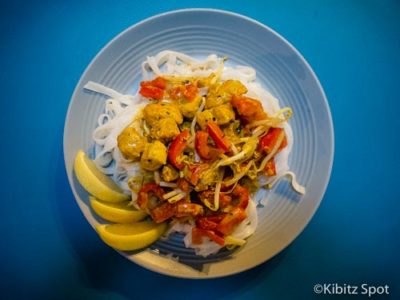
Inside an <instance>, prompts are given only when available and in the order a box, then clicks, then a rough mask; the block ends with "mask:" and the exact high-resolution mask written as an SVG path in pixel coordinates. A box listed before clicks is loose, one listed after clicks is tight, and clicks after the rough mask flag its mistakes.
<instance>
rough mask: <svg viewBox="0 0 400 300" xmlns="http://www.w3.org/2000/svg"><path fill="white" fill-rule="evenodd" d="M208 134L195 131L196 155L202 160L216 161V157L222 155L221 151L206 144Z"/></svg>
mask: <svg viewBox="0 0 400 300" xmlns="http://www.w3.org/2000/svg"><path fill="white" fill-rule="evenodd" d="M207 143H208V133H207V132H204V131H197V132H196V138H195V143H194V145H195V148H196V151H197V153H198V154H199V155H200V157H201V158H202V159H205V160H211V161H213V160H216V159H217V157H218V156H219V155H220V154H222V153H223V150H221V149H216V148H214V147H210V146H209V145H208V144H207Z"/></svg>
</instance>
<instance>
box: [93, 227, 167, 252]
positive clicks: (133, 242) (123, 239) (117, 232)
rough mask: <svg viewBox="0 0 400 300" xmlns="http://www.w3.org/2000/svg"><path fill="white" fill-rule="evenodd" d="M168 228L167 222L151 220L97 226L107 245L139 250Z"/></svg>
mask: <svg viewBox="0 0 400 300" xmlns="http://www.w3.org/2000/svg"><path fill="white" fill-rule="evenodd" d="M166 229H167V224H166V223H161V224H156V223H153V222H150V221H143V222H138V223H129V224H105V225H97V226H96V230H97V232H98V234H99V235H100V237H101V239H102V240H103V241H104V242H105V243H106V244H107V245H109V246H111V247H113V248H115V249H118V250H123V251H130V250H138V249H142V248H145V247H147V246H149V245H151V244H152V243H154V242H155V241H156V240H158V239H159V238H160V236H161V235H162V234H163V233H164V232H165V230H166Z"/></svg>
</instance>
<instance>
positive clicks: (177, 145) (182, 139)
mask: <svg viewBox="0 0 400 300" xmlns="http://www.w3.org/2000/svg"><path fill="white" fill-rule="evenodd" d="M189 137H190V133H189V130H187V129H185V130H184V131H182V132H181V133H180V134H178V135H177V136H176V137H175V139H174V140H173V141H172V143H171V145H169V149H168V160H169V162H170V163H171V164H172V165H173V166H175V167H176V168H178V169H179V170H182V169H183V168H184V166H185V165H184V164H183V163H181V162H179V161H178V157H179V156H180V155H181V154H182V153H183V150H185V148H186V142H187V140H188V139H189Z"/></svg>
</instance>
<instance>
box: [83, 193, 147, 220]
mask: <svg viewBox="0 0 400 300" xmlns="http://www.w3.org/2000/svg"><path fill="white" fill-rule="evenodd" d="M89 201H90V206H91V207H92V208H93V210H94V211H95V213H96V214H98V215H99V216H100V217H102V218H103V219H104V220H107V221H110V222H115V223H132V222H138V221H141V220H143V219H144V218H145V217H146V216H147V214H146V213H145V212H143V211H140V210H137V209H135V208H134V207H133V206H132V205H130V204H129V203H130V202H129V201H123V202H115V203H112V202H103V201H100V200H98V199H96V198H95V197H93V196H90V197H89Z"/></svg>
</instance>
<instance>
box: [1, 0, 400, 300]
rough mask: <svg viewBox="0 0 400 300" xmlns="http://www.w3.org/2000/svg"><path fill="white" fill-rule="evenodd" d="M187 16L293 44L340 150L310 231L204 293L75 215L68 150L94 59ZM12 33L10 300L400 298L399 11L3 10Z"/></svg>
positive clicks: (6, 187)
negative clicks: (119, 40) (218, 19)
mask: <svg viewBox="0 0 400 300" xmlns="http://www.w3.org/2000/svg"><path fill="white" fill-rule="evenodd" d="M188 7H212V8H219V9H225V10H230V11H233V12H237V13H241V14H244V15H247V16H249V17H252V18H254V19H256V20H259V21H261V22H262V23H264V24H266V25H268V26H270V27H271V28H273V29H274V30H276V31H277V32H279V33H280V34H282V35H283V36H284V37H285V38H287V39H288V40H289V41H290V42H291V43H292V44H293V45H294V46H295V47H296V48H297V49H298V50H299V51H300V52H301V53H302V54H303V55H304V57H305V58H306V59H307V60H308V62H309V63H310V64H311V66H312V67H313V69H314V71H315V72H316V74H317V75H318V77H319V79H320V81H321V83H322V85H323V87H324V89H325V92H326V94H327V97H328V100H329V104H330V107H331V111H332V116H333V122H334V127H335V142H336V144H335V160H334V165H333V171H332V176H331V180H330V183H329V186H328V189H327V191H326V194H325V196H324V199H323V201H322V204H321V206H320V208H319V210H318V211H317V213H316V214H315V216H314V218H313V219H312V221H311V222H310V223H309V225H308V226H307V227H306V229H305V230H304V232H303V233H302V234H301V235H300V236H299V237H298V238H297V239H296V240H295V241H294V242H293V243H292V244H291V245H290V246H289V247H288V248H287V249H285V250H284V251H283V252H281V253H280V254H279V255H277V256H276V257H274V258H273V259H271V260H270V261H268V262H267V263H265V264H262V265H260V266H259V267H257V268H255V269H253V270H250V271H247V272H244V273H241V274H238V275H235V276H231V277H227V278H221V279H215V280H202V281H193V280H183V279H176V278H171V277H167V276H163V275H159V274H156V273H153V272H150V271H148V270H146V269H143V268H142V267H139V266H137V265H135V264H133V263H129V262H128V261H127V260H125V259H124V258H123V257H121V256H120V255H119V254H117V253H116V252H115V251H114V250H112V249H111V248H109V247H107V246H106V245H105V244H103V243H102V242H101V241H100V239H99V238H98V236H97V235H96V233H95V232H94V231H93V230H92V228H91V227H90V226H89V224H88V223H87V222H86V220H85V219H84V217H83V215H82V213H81V212H80V210H79V208H78V206H77V204H76V203H75V200H74V198H73V195H72V192H71V189H70V187H69V185H68V181H67V176H66V172H65V168H64V159H63V146H62V139H63V126H64V121H65V116H66V111H67V108H68V103H69V100H70V97H71V95H72V92H73V89H74V87H75V85H76V84H77V82H78V80H79V77H80V75H81V73H82V72H83V70H84V69H85V67H86V66H87V65H88V63H89V62H90V61H91V59H92V58H93V57H94V56H95V54H96V53H97V52H98V51H99V50H100V49H101V48H102V47H103V46H104V45H105V44H106V43H107V42H108V41H109V40H110V39H111V38H113V37H114V36H115V35H117V34H118V33H119V32H121V31H122V30H124V29H125V28H127V27H129V26H130V25H132V24H134V23H136V22H138V21H140V20H142V19H144V18H147V17H149V16H152V15H155V14H158V13H161V12H165V11H169V10H174V9H178V8H188ZM0 32H1V38H2V42H1V46H0V62H1V65H0V85H1V98H0V103H1V108H2V110H3V112H2V113H1V125H0V132H1V140H2V146H1V148H0V149H1V150H0V151H1V158H2V161H3V163H2V164H3V171H2V173H1V177H2V181H1V182H2V183H1V185H2V189H1V202H2V203H1V209H0V216H1V218H0V222H1V226H0V232H1V234H0V237H1V240H2V242H1V246H0V257H1V262H0V276H1V278H0V279H1V280H0V289H1V298H2V299H9V298H12V299H15V298H39V297H40V298H43V297H44V298H47V297H51V298H69V299H71V298H72V299H86V298H96V299H97V298H98V299H126V298H134V299H158V298H163V299H168V298H171V299H313V298H317V297H319V296H320V297H321V298H324V297H325V298H328V297H329V296H327V295H325V296H321V295H317V294H315V293H314V292H313V287H314V284H316V283H321V284H323V283H338V284H341V285H344V284H348V285H361V284H362V283H366V284H369V285H388V286H389V292H390V297H391V298H393V299H400V260H399V250H400V249H399V245H400V242H399V238H400V223H399V217H400V204H399V201H400V197H399V196H398V195H399V190H397V188H398V187H399V178H400V176H399V168H400V159H399V157H400V155H399V150H398V148H397V147H398V146H399V145H400V143H399V142H400V141H399V137H400V134H399V128H400V121H399V120H400V115H399V113H400V104H399V103H400V97H399V95H400V93H399V86H400V71H399V70H400V55H399V54H400V3H399V1H331V0H326V1H287V0H285V1H250V0H247V1H206V0H204V1H202V0H198V1H194V0H187V1H160V0H153V1H132V0H130V1H116V3H115V4H113V2H112V1H61V0H59V1H57V0H55V1H32V2H31V3H29V2H28V1H26V2H21V1H18V0H16V1H1V4H0ZM359 292H360V293H361V290H359ZM338 298H339V299H345V298H347V297H346V296H343V295H342V298H340V297H338ZM365 298H367V297H365ZM350 299H353V298H350Z"/></svg>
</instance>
